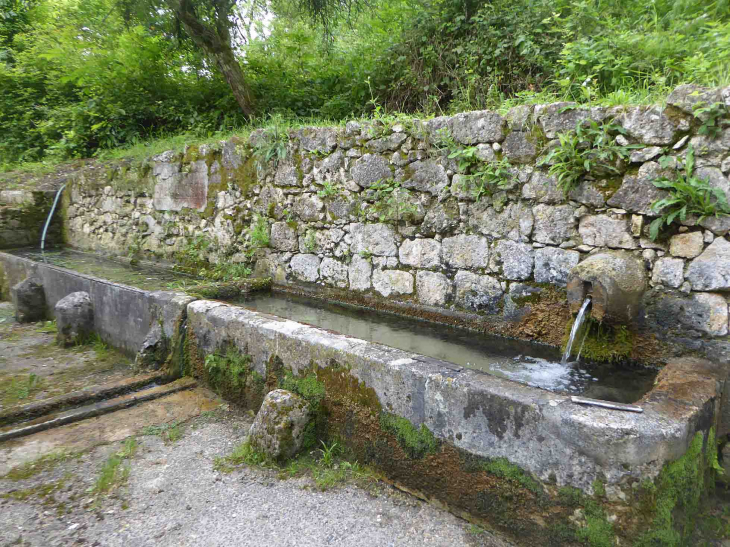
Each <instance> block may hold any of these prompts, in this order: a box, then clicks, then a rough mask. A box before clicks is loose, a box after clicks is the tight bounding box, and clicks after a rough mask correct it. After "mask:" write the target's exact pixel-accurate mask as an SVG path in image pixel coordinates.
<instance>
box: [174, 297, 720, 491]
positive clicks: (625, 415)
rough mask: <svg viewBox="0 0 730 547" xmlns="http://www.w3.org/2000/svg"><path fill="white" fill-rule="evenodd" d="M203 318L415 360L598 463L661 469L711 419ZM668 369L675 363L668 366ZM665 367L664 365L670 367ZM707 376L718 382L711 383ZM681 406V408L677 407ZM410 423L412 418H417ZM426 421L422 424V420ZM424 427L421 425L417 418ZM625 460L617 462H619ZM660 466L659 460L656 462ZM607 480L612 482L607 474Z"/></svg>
mask: <svg viewBox="0 0 730 547" xmlns="http://www.w3.org/2000/svg"><path fill="white" fill-rule="evenodd" d="M192 315H204V316H205V317H206V320H207V321H209V322H210V324H211V326H212V327H213V328H215V325H216V323H220V324H223V323H225V322H227V321H231V320H233V321H240V322H243V323H245V324H248V325H249V326H250V327H252V328H257V327H258V329H259V330H261V331H264V332H265V333H266V336H268V337H271V338H275V337H277V336H284V337H289V338H291V339H295V340H297V341H298V342H301V343H303V342H305V340H309V341H310V343H311V340H312V339H315V341H316V342H317V343H320V344H323V345H325V346H329V347H330V348H333V349H336V350H339V351H343V350H344V351H346V352H347V353H349V354H351V355H352V356H353V357H355V356H362V355H363V354H364V353H366V352H367V353H368V354H369V357H370V358H371V359H378V360H380V361H381V362H382V363H383V364H384V365H385V366H387V367H388V368H389V369H390V370H391V371H392V372H393V373H394V374H397V373H398V368H400V367H402V366H405V365H408V364H412V363H418V370H417V372H416V373H415V374H418V375H419V376H421V377H422V379H423V380H424V381H425V382H429V381H440V382H443V381H445V382H448V383H450V384H451V386H452V387H453V388H455V389H460V390H464V391H467V392H474V393H481V394H484V395H487V396H499V397H507V398H509V399H510V401H513V402H514V403H515V404H517V405H525V406H529V407H532V408H533V409H534V410H535V411H536V412H538V413H539V414H540V416H541V417H542V419H543V420H544V421H545V423H546V427H547V428H548V430H550V431H551V432H552V434H553V435H554V436H555V437H556V438H559V439H560V440H561V442H563V443H565V444H566V445H571V446H574V447H575V449H576V450H577V451H578V452H580V453H582V454H583V455H584V456H586V457H587V458H589V459H592V460H593V461H596V462H606V461H608V460H613V463H614V464H623V463H627V462H630V463H631V465H632V466H637V467H643V466H647V467H651V468H652V469H651V471H649V474H651V475H655V474H656V473H658V471H659V469H660V468H661V465H662V463H663V462H666V461H670V460H673V459H676V458H678V457H680V456H681V455H682V454H684V452H685V451H686V449H687V447H688V446H689V443H690V442H691V440H692V437H693V435H694V433H695V432H696V431H698V430H700V429H702V428H703V427H704V428H705V429H708V428H709V424H703V423H702V414H703V412H704V410H705V407H706V406H707V404H710V403H712V401H704V404H703V405H700V406H698V405H695V404H691V403H688V402H685V401H682V400H681V399H676V400H673V401H672V402H673V403H674V405H675V408H674V410H675V411H674V412H671V413H668V412H666V408H667V406H666V401H667V396H666V394H664V395H662V396H661V397H652V395H653V392H654V389H652V391H650V392H649V393H648V394H647V395H646V396H645V397H644V398H642V399H641V400H640V401H639V402H637V403H635V404H636V405H638V406H640V407H642V408H643V410H644V412H643V413H633V412H623V411H618V410H611V409H606V408H599V407H594V406H585V405H580V404H576V403H573V402H572V401H571V400H570V396H569V395H562V394H558V393H553V392H550V391H547V390H544V389H540V388H537V387H532V386H528V385H525V384H522V383H519V382H516V381H513V380H509V379H505V378H500V377H498V376H495V375H490V374H488V373H484V372H480V371H474V370H471V369H466V368H463V367H456V368H455V366H454V365H453V364H452V363H448V362H444V361H440V360H438V359H431V358H426V357H424V356H422V355H419V354H415V353H411V352H407V351H404V350H399V349H396V348H391V347H389V346H385V345H382V344H377V343H374V342H367V341H365V340H361V339H357V338H353V337H349V336H346V335H343V334H340V333H335V332H331V331H328V330H325V329H321V328H318V327H315V326H312V325H308V324H305V323H298V322H296V321H293V320H291V319H286V318H282V317H278V316H275V315H270V314H266V313H261V312H257V311H253V310H249V309H246V308H243V307H241V306H236V305H233V304H228V303H224V302H218V301H211V300H196V301H194V302H191V303H190V304H188V317H191V316H192ZM667 367H671V364H670V365H667ZM665 369H666V367H665ZM708 381H714V380H709V379H708ZM677 410H678V411H677ZM412 421H413V420H412ZM421 423H423V422H421ZM415 425H417V426H418V425H420V423H415ZM599 433H600V434H601V436H602V438H604V439H605V438H606V436H608V437H610V439H611V441H612V442H613V443H614V444H615V446H617V447H618V450H617V454H618V456H619V458H618V460H617V459H616V458H615V457H611V456H608V455H606V454H605V452H604V448H605V447H604V446H603V445H601V444H596V445H593V444H592V443H591V442H590V437H594V436H595V437H598V434H599ZM619 460H620V461H619ZM657 464H658V465H657ZM609 482H614V481H611V480H610V479H609Z"/></svg>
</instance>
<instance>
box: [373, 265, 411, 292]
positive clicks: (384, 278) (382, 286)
mask: <svg viewBox="0 0 730 547" xmlns="http://www.w3.org/2000/svg"><path fill="white" fill-rule="evenodd" d="M373 289H375V290H376V291H378V292H379V293H380V294H381V295H383V296H385V297H386V298H387V297H388V296H390V295H396V296H397V295H400V294H413V275H412V274H410V273H408V272H402V271H400V270H380V269H376V270H375V271H374V272H373Z"/></svg>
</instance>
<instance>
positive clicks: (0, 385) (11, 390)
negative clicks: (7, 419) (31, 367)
mask: <svg viewBox="0 0 730 547" xmlns="http://www.w3.org/2000/svg"><path fill="white" fill-rule="evenodd" d="M43 389H44V381H43V378H41V377H40V376H37V375H36V374H32V373H31V374H17V375H14V376H10V377H7V376H6V377H5V378H3V379H2V381H1V382H0V404H1V405H2V406H3V407H9V406H13V405H15V404H17V403H19V402H21V401H24V400H25V399H28V398H29V397H30V396H32V395H35V394H36V393H39V392H41V391H43Z"/></svg>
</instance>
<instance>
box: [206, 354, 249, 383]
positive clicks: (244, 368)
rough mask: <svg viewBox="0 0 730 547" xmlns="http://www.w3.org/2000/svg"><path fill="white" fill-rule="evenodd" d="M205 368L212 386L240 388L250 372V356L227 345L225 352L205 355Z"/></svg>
mask: <svg viewBox="0 0 730 547" xmlns="http://www.w3.org/2000/svg"><path fill="white" fill-rule="evenodd" d="M205 370H206V371H207V373H208V381H209V382H210V384H211V385H212V386H213V387H214V388H220V387H221V386H226V387H230V388H234V389H241V388H243V387H244V386H245V385H246V378H247V377H248V376H249V375H250V374H251V373H252V367H251V356H250V355H247V354H242V353H241V352H239V351H238V349H236V348H235V347H233V346H229V347H228V349H227V350H226V352H225V354H220V353H211V354H210V355H207V356H206V357H205Z"/></svg>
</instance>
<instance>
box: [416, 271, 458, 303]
mask: <svg viewBox="0 0 730 547" xmlns="http://www.w3.org/2000/svg"><path fill="white" fill-rule="evenodd" d="M416 292H417V293H418V301H419V302H420V303H421V304H426V305H427V306H444V305H446V303H447V302H448V301H449V300H451V297H452V293H453V286H452V283H451V280H450V279H449V278H448V277H446V276H445V275H444V274H441V273H436V272H427V271H420V272H418V273H417V274H416Z"/></svg>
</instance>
